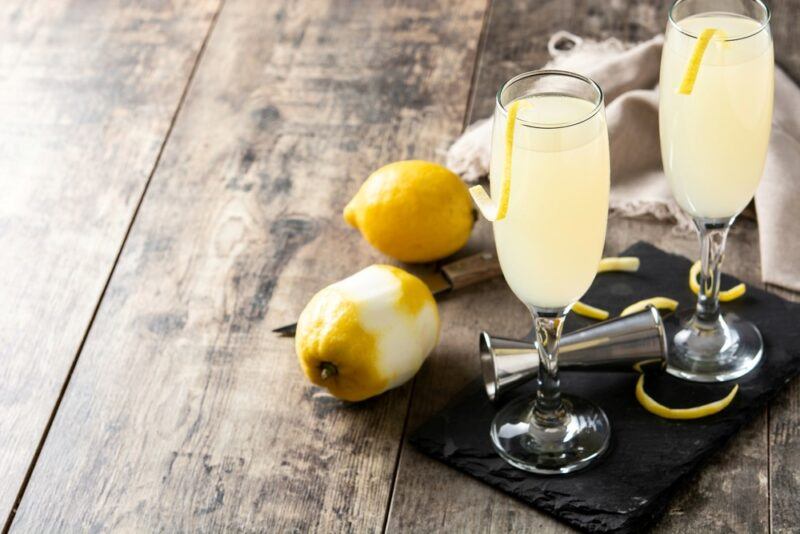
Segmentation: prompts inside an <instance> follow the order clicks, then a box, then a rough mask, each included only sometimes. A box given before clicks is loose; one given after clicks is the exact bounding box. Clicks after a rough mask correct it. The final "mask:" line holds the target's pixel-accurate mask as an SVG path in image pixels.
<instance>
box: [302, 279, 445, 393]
mask: <svg viewBox="0 0 800 534" xmlns="http://www.w3.org/2000/svg"><path fill="white" fill-rule="evenodd" d="M438 338H439V312H438V310H437V307H436V301H435V300H433V295H431V292H430V290H429V289H428V286H426V285H425V284H424V283H423V282H422V280H420V279H419V278H417V277H416V276H413V275H411V274H409V273H407V272H405V271H403V270H402V269H398V268H397V267H392V266H389V265H372V266H370V267H367V268H366V269H363V270H361V271H359V272H357V273H356V274H354V275H352V276H350V277H348V278H345V279H344V280H340V281H339V282H336V283H335V284H332V285H330V286H328V287H326V288H325V289H323V290H321V291H320V292H319V293H317V294H316V295H314V297H313V298H312V299H311V301H310V302H309V303H308V304H307V305H306V307H305V309H304V310H303V312H302V313H301V314H300V319H299V320H298V321H297V335H296V336H295V350H296V351H297V357H298V359H299V360H300V366H301V367H302V369H303V372H304V373H305V375H306V376H307V377H308V378H309V380H311V381H312V382H313V383H314V384H317V385H318V386H322V387H324V388H327V389H328V391H330V392H331V393H332V394H333V395H335V396H336V397H339V398H340V399H344V400H348V401H360V400H364V399H367V398H369V397H374V396H375V395H379V394H380V393H383V392H384V391H386V390H388V389H391V388H394V387H397V386H399V385H401V384H403V383H404V382H406V381H408V380H409V379H410V378H411V377H412V376H414V374H415V373H416V372H417V371H418V370H419V368H420V366H422V363H423V362H424V361H425V358H426V357H427V356H428V354H430V352H431V351H432V350H433V349H434V347H435V346H436V342H437V341H438Z"/></svg>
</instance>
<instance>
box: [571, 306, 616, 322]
mask: <svg viewBox="0 0 800 534" xmlns="http://www.w3.org/2000/svg"><path fill="white" fill-rule="evenodd" d="M572 311H574V312H575V313H577V314H578V315H583V316H584V317H588V318H589V319H597V320H598V321H605V320H606V319H608V316H609V313H608V312H607V311H606V310H604V309H601V308H595V307H594V306H589V305H588V304H584V303H583V302H581V301H578V302H576V303H575V304H573V305H572Z"/></svg>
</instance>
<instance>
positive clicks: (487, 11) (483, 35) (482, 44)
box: [381, 0, 492, 534]
mask: <svg viewBox="0 0 800 534" xmlns="http://www.w3.org/2000/svg"><path fill="white" fill-rule="evenodd" d="M491 18H492V0H486V7H485V8H484V10H483V20H482V21H481V32H480V35H479V36H478V44H477V46H476V47H475V60H474V61H473V63H472V75H471V76H470V80H469V90H468V91H467V101H466V104H465V106H464V120H463V121H462V123H461V131H462V132H463V131H464V130H466V128H467V126H469V122H470V119H472V107H473V103H474V101H475V93H476V89H475V84H476V83H477V81H478V73H479V71H480V65H481V56H483V52H484V50H485V49H486V40H487V36H488V33H489V22H490V21H491ZM416 385H417V377H416V376H414V378H413V379H412V380H411V391H410V392H409V394H408V403H407V404H406V416H405V418H404V419H403V429H402V431H401V432H400V443H399V444H398V446H397V456H396V457H395V462H394V470H393V472H392V480H391V483H390V486H389V498H388V500H387V502H386V513H384V515H383V526H382V528H381V532H382V533H384V534H386V530H387V528H388V527H389V518H390V517H391V515H392V504H393V502H394V490H395V487H396V486H397V478H398V476H399V474H400V460H401V458H402V456H403V448H404V445H405V441H406V434H407V433H408V421H409V419H410V418H411V406H412V403H413V402H414V390H415V387H416Z"/></svg>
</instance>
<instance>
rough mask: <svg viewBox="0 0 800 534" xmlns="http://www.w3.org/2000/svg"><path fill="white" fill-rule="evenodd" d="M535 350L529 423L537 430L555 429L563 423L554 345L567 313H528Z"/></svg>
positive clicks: (533, 311) (563, 413) (563, 415)
mask: <svg viewBox="0 0 800 534" xmlns="http://www.w3.org/2000/svg"><path fill="white" fill-rule="evenodd" d="M531 313H532V314H533V325H534V329H535V330H536V342H537V347H538V349H539V374H538V378H537V381H538V386H539V388H538V390H537V391H536V401H535V403H534V406H533V422H534V423H535V424H536V425H538V426H540V427H556V426H561V425H563V423H564V419H565V412H564V407H563V405H562V403H561V384H560V382H559V379H558V342H559V339H560V338H561V330H562V328H563V327H564V317H565V316H566V314H567V310H557V311H547V312H543V311H541V310H533V309H532V310H531Z"/></svg>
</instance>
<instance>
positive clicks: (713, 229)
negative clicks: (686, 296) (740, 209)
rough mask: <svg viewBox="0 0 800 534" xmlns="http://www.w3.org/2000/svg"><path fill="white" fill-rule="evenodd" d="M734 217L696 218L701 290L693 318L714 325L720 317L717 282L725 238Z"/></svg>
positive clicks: (720, 269) (723, 254)
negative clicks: (698, 236)
mask: <svg viewBox="0 0 800 534" xmlns="http://www.w3.org/2000/svg"><path fill="white" fill-rule="evenodd" d="M732 222H733V219H732V218H731V219H695V220H694V223H695V225H696V226H697V230H698V232H699V233H700V262H701V268H700V280H699V283H700V292H699V294H698V295H697V309H696V312H695V317H696V319H698V320H699V321H701V322H703V323H707V324H709V325H714V324H716V323H717V321H718V320H719V313H720V312H719V284H720V274H721V272H722V260H723V257H724V256H725V240H726V239H727V237H728V230H729V229H730V227H731V223H732Z"/></svg>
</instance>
